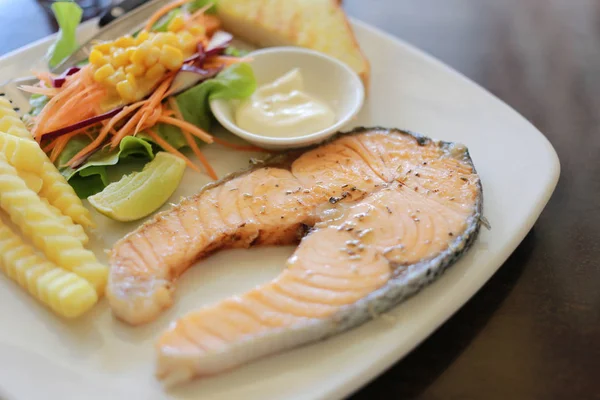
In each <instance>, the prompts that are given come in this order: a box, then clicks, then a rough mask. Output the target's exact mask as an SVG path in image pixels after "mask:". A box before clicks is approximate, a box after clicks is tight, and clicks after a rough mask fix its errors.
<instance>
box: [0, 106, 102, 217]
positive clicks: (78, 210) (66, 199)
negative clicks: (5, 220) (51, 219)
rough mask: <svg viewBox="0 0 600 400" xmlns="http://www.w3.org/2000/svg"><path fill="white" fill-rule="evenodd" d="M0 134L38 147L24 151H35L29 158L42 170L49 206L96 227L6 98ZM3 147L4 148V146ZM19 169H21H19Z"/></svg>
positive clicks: (43, 191)
mask: <svg viewBox="0 0 600 400" xmlns="http://www.w3.org/2000/svg"><path fill="white" fill-rule="evenodd" d="M0 132H5V133H7V134H9V135H12V136H13V137H19V138H21V139H27V140H29V141H30V142H31V143H33V144H34V145H35V146H36V147H35V148H33V147H31V146H29V147H27V149H25V150H24V151H28V152H33V151H34V150H35V153H36V154H35V155H34V154H30V155H31V157H32V158H35V160H36V168H37V169H39V171H38V173H39V174H40V177H41V178H42V181H43V185H42V189H41V190H40V196H42V197H44V198H46V199H48V201H49V202H50V204H52V205H53V206H54V207H56V208H58V209H59V210H60V211H61V212H62V213H63V214H64V215H66V216H69V217H71V219H72V220H73V221H75V222H77V223H79V224H81V225H82V226H84V227H93V226H95V224H94V221H93V220H92V217H91V214H90V212H89V210H88V209H87V208H85V207H84V206H83V203H82V202H81V200H80V199H79V197H77V194H75V191H74V190H73V188H72V187H71V186H70V185H69V184H68V183H67V181H66V179H65V178H64V177H63V176H62V175H61V174H60V172H59V171H58V170H57V169H56V167H55V166H54V164H53V163H52V162H51V161H50V160H49V159H48V157H47V156H46V154H45V153H44V151H43V150H42V149H41V148H40V147H39V146H38V145H37V143H35V142H34V141H33V139H32V137H31V135H30V133H29V131H27V129H26V127H25V124H23V121H21V119H20V118H19V116H18V115H17V113H16V112H15V111H14V110H13V109H12V106H11V104H10V103H9V102H8V100H6V99H5V98H0ZM0 147H2V145H1V144H0ZM7 158H8V160H9V162H11V163H12V161H11V160H12V159H11V155H10V154H8V155H7ZM40 159H41V160H43V162H42V164H41V165H40V162H39V160H40ZM17 169H20V168H19V167H18V166H17Z"/></svg>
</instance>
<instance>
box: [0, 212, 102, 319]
mask: <svg viewBox="0 0 600 400" xmlns="http://www.w3.org/2000/svg"><path fill="white" fill-rule="evenodd" d="M0 270H2V271H4V273H5V274H6V275H7V276H8V277H9V278H11V279H12V280H13V281H15V282H17V283H18V284H19V285H20V286H21V287H22V288H23V289H25V290H26V291H27V292H28V293H29V294H30V295H31V296H33V297H35V298H36V299H37V300H38V301H39V302H41V303H42V304H44V305H45V306H47V307H48V308H50V309H51V310H52V311H54V312H55V313H56V314H58V315H60V316H62V317H64V318H75V317H78V316H80V315H82V314H83V313H85V312H86V311H88V310H89V309H91V308H92V307H93V306H94V305H95V304H96V302H97V301H98V296H97V294H96V291H95V290H94V288H93V287H92V286H91V285H90V284H89V283H88V282H86V281H85V279H83V278H81V277H79V276H77V275H75V274H74V273H72V272H69V271H66V270H64V269H62V268H59V267H57V266H56V265H54V264H52V263H51V262H49V261H47V260H45V259H43V258H42V257H40V256H38V255H37V254H36V252H35V250H34V249H33V247H31V246H29V245H27V244H25V243H24V242H23V240H22V239H21V237H20V236H19V235H17V234H16V233H14V232H13V231H12V230H11V229H10V228H9V227H8V226H6V225H5V224H4V223H3V222H2V220H0Z"/></svg>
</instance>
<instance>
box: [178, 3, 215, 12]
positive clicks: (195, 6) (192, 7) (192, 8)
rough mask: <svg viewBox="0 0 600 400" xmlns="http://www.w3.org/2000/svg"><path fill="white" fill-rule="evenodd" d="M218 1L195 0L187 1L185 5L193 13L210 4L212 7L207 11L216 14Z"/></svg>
mask: <svg viewBox="0 0 600 400" xmlns="http://www.w3.org/2000/svg"><path fill="white" fill-rule="evenodd" d="M216 3H217V1H216V0H194V1H190V2H189V3H186V4H185V5H184V7H186V8H187V11H188V12H190V13H193V12H195V11H198V10H199V9H201V8H202V7H205V6H207V5H209V4H210V7H209V8H208V9H207V10H206V13H207V14H214V13H216V12H217V6H216Z"/></svg>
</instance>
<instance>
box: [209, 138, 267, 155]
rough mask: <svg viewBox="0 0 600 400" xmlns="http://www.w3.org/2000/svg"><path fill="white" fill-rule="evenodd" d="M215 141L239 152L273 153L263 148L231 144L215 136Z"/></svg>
mask: <svg viewBox="0 0 600 400" xmlns="http://www.w3.org/2000/svg"><path fill="white" fill-rule="evenodd" d="M213 140H214V141H215V143H218V144H220V145H221V146H224V147H229V148H230V149H233V150H237V151H260V152H262V153H271V151H269V150H267V149H263V148H261V147H257V146H245V145H242V144H235V143H229V142H228V141H226V140H223V139H219V138H218V137H215V136H213Z"/></svg>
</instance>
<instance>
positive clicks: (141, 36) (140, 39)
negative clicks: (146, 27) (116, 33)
mask: <svg viewBox="0 0 600 400" xmlns="http://www.w3.org/2000/svg"><path fill="white" fill-rule="evenodd" d="M148 38H150V34H149V33H148V31H140V33H138V34H137V36H136V37H135V44H137V45H140V44H142V43H144V42H145V41H146V40H148Z"/></svg>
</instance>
